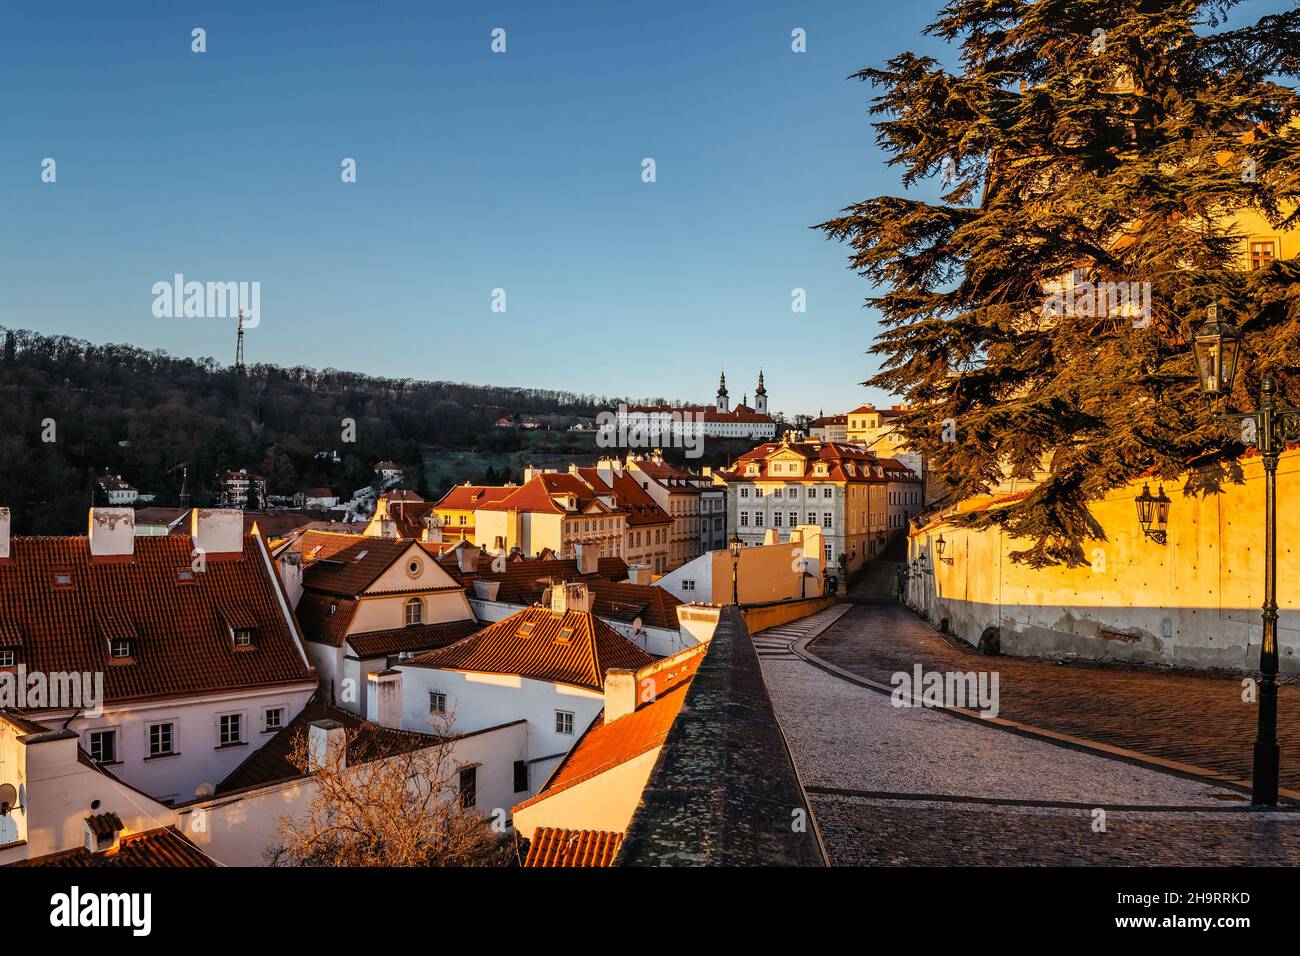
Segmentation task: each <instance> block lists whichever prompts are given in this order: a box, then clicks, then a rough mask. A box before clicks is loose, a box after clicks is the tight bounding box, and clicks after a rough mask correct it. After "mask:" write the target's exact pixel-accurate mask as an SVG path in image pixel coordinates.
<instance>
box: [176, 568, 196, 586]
mask: <svg viewBox="0 0 1300 956" xmlns="http://www.w3.org/2000/svg"><path fill="white" fill-rule="evenodd" d="M176 583H177V584H193V583H194V571H193V569H191V568H177V569H176Z"/></svg>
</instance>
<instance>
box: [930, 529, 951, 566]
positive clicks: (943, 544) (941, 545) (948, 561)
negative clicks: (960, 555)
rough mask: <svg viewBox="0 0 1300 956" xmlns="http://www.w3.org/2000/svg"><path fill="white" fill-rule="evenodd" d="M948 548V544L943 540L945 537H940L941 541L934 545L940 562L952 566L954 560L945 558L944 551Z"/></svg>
mask: <svg viewBox="0 0 1300 956" xmlns="http://www.w3.org/2000/svg"><path fill="white" fill-rule="evenodd" d="M946 547H948V542H947V541H944V540H943V535H939V539H938V540H937V541H935V543H934V550H935V551H937V552H939V560H940V561H942V562H943V563H944V564H952V558H945V557H944V556H943V549H944V548H946Z"/></svg>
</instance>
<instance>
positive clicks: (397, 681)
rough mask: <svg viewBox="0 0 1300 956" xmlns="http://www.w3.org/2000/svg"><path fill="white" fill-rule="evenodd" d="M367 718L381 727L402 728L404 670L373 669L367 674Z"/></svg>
mask: <svg viewBox="0 0 1300 956" xmlns="http://www.w3.org/2000/svg"><path fill="white" fill-rule="evenodd" d="M366 685H367V686H366V720H368V721H370V722H371V723H372V724H379V726H381V727H392V728H394V729H396V730H401V729H402V672H401V671H399V670H393V669H391V668H390V669H388V670H382V671H371V672H370V673H369V674H367V675H366Z"/></svg>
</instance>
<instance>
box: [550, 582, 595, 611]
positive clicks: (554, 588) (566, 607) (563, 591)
mask: <svg viewBox="0 0 1300 956" xmlns="http://www.w3.org/2000/svg"><path fill="white" fill-rule="evenodd" d="M551 610H552V611H554V612H555V613H556V614H566V613H568V612H569V611H588V612H589V611H591V591H590V590H589V589H588V588H587V585H585V584H583V583H582V582H580V581H579V582H575V583H572V584H566V583H564V582H561V583H559V584H553V585H551Z"/></svg>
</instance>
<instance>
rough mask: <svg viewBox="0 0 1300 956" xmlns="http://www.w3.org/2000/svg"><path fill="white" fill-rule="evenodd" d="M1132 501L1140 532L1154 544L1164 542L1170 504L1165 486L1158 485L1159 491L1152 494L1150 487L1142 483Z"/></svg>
mask: <svg viewBox="0 0 1300 956" xmlns="http://www.w3.org/2000/svg"><path fill="white" fill-rule="evenodd" d="M1134 503H1135V504H1136V505H1137V512H1138V524H1140V525H1142V533H1143V534H1144V535H1146V536H1147V537H1148V538H1150V539H1151V540H1152V541H1154V542H1155V543H1156V544H1164V543H1165V537H1166V536H1165V529H1166V528H1167V527H1168V525H1169V505H1170V501H1169V496H1168V495H1166V494H1165V486H1164V485H1160V486H1159V491H1158V492H1157V493H1156V494H1155V495H1154V496H1153V495H1152V494H1151V487H1150V486H1149V485H1146V484H1143V485H1142V494H1140V495H1138V496H1137V498H1135V499H1134Z"/></svg>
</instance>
